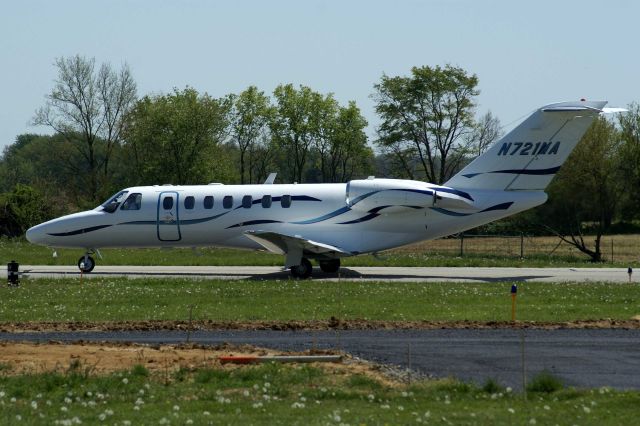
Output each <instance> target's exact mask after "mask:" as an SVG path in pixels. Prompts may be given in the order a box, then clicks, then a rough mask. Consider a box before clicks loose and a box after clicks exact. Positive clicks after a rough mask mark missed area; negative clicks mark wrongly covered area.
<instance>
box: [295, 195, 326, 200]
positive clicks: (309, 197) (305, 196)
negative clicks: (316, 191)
mask: <svg viewBox="0 0 640 426" xmlns="http://www.w3.org/2000/svg"><path fill="white" fill-rule="evenodd" d="M291 199H292V200H293V201H322V200H319V199H317V198H315V197H311V196H309V195H292V196H291Z"/></svg>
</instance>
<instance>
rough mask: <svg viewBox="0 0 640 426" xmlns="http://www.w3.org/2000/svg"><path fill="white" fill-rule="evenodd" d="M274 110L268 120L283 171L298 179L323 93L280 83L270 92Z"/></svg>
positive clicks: (312, 140) (317, 119) (291, 177)
mask: <svg viewBox="0 0 640 426" xmlns="http://www.w3.org/2000/svg"><path fill="white" fill-rule="evenodd" d="M273 95H274V98H275V102H276V104H275V114H274V116H273V119H272V120H271V123H270V128H271V133H272V137H273V141H274V142H275V144H276V146H278V148H279V151H280V154H281V158H282V160H283V161H282V162H281V165H282V166H283V168H284V171H285V175H286V177H287V179H288V180H289V181H290V182H294V181H295V182H302V181H303V176H304V172H305V166H306V165H307V160H308V158H309V153H310V150H311V147H312V146H313V144H314V142H315V139H316V136H317V135H318V127H317V126H318V124H319V122H320V118H319V116H318V114H319V106H320V105H321V104H322V103H323V101H324V99H323V96H322V95H320V94H319V93H316V92H314V91H313V90H311V88H309V87H307V86H300V89H299V90H297V89H296V88H295V87H293V85H292V84H287V85H284V86H283V85H280V86H278V87H276V89H275V91H274V92H273Z"/></svg>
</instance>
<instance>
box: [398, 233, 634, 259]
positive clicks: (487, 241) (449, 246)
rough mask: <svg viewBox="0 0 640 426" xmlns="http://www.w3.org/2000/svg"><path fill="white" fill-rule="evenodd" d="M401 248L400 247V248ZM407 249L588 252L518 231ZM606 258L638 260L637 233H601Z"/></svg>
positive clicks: (485, 253) (508, 253) (531, 253)
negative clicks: (516, 233) (517, 233)
mask: <svg viewBox="0 0 640 426" xmlns="http://www.w3.org/2000/svg"><path fill="white" fill-rule="evenodd" d="M584 240H585V242H586V243H587V246H588V247H591V248H593V247H594V240H595V237H594V236H585V237H584ZM401 250H402V249H401ZM406 250H410V251H412V252H415V251H424V252H428V253H433V254H438V255H448V256H458V257H464V256H465V255H473V256H502V257H514V258H521V257H524V258H526V257H543V256H554V257H575V258H586V256H587V255H585V254H584V253H582V252H580V251H579V250H578V249H577V248H575V247H574V246H572V245H571V244H568V243H566V242H564V241H562V240H561V239H560V238H558V237H553V236H549V237H532V236H527V235H524V234H521V235H465V234H459V235H457V236H452V237H448V238H441V239H437V240H431V241H425V242H422V243H418V244H415V245H412V246H409V247H408V248H407V249H406ZM600 250H601V252H602V257H603V259H604V260H606V261H615V262H636V261H639V260H640V235H608V236H603V237H602V240H601V243H600Z"/></svg>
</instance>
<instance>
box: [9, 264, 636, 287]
mask: <svg viewBox="0 0 640 426" xmlns="http://www.w3.org/2000/svg"><path fill="white" fill-rule="evenodd" d="M20 270H21V271H24V272H26V273H27V275H28V276H29V277H32V278H40V277H55V278H64V277H77V276H79V272H78V268H77V267H76V266H73V265H69V266H57V265H56V266H43V265H35V266H31V265H21V267H20ZM2 273H3V275H4V276H3V278H4V277H6V270H5V271H3V272H2ZM638 275H640V271H639V272H638V273H635V274H634V276H633V277H632V280H633V282H640V276H638ZM84 276H85V277H120V276H124V277H129V278H139V277H191V278H210V279H258V280H265V279H288V278H289V276H290V275H289V272H288V271H283V270H282V268H279V267H276V266H102V265H99V264H98V266H96V268H95V269H94V271H93V272H92V273H90V274H85V275H84ZM313 277H314V279H320V280H338V279H346V280H384V281H467V282H495V281H542V282H568V281H576V282H584V281H607V282H617V283H626V282H629V275H628V274H627V269H625V268H491V267H488V268H466V267H458V268H422V267H365V266H363V267H360V266H358V267H348V268H342V269H341V270H340V275H339V277H340V278H338V275H337V274H327V273H324V272H322V271H320V269H318V268H315V269H314V274H313Z"/></svg>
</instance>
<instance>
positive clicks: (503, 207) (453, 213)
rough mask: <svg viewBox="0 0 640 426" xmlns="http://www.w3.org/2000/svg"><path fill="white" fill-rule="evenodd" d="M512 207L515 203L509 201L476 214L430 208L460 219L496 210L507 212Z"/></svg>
mask: <svg viewBox="0 0 640 426" xmlns="http://www.w3.org/2000/svg"><path fill="white" fill-rule="evenodd" d="M512 205H513V201H509V202H507V203H500V204H496V205H495V206H491V207H487V208H486V209H484V210H480V211H478V212H474V213H460V212H454V211H451V210H447V209H443V208H441V207H429V208H430V209H431V210H435V211H437V212H438V213H442V214H446V215H447V216H458V217H460V216H470V215H472V214H476V213H485V212H491V211H495V210H507V209H508V208H509V207H511V206H512Z"/></svg>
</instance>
